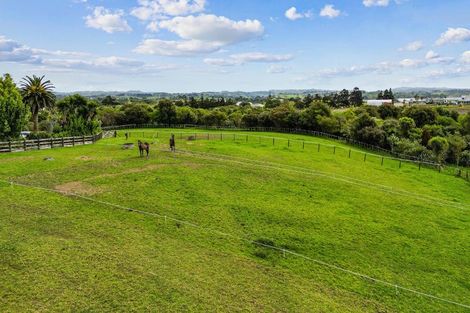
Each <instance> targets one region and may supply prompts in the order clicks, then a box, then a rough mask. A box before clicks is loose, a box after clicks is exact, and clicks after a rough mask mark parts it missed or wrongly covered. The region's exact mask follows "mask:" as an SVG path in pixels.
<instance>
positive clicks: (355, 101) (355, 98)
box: [349, 87, 364, 107]
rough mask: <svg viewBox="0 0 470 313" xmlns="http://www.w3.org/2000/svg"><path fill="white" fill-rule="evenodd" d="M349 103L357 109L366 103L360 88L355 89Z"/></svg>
mask: <svg viewBox="0 0 470 313" xmlns="http://www.w3.org/2000/svg"><path fill="white" fill-rule="evenodd" d="M349 102H350V104H351V105H353V106H356V107H358V106H361V105H362V104H363V103H364V97H363V95H362V91H361V90H360V89H359V88H358V87H355V88H354V89H353V91H352V92H351V94H350V95H349Z"/></svg>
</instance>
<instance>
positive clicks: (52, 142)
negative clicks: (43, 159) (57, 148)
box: [50, 138, 54, 149]
mask: <svg viewBox="0 0 470 313" xmlns="http://www.w3.org/2000/svg"><path fill="white" fill-rule="evenodd" d="M50 141H51V149H53V148H54V139H52V138H51V140H50Z"/></svg>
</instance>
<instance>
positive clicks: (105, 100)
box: [101, 96, 119, 106]
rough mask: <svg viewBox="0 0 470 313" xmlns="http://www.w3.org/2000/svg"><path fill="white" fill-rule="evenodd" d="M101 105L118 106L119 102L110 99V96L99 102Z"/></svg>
mask: <svg viewBox="0 0 470 313" xmlns="http://www.w3.org/2000/svg"><path fill="white" fill-rule="evenodd" d="M101 104H102V105H109V106H115V105H118V104H119V102H118V101H117V100H116V98H114V97H111V96H106V97H104V98H103V100H101Z"/></svg>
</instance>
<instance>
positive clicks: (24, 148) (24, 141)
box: [23, 138, 26, 151]
mask: <svg viewBox="0 0 470 313" xmlns="http://www.w3.org/2000/svg"><path fill="white" fill-rule="evenodd" d="M23 150H24V151H26V138H25V139H23Z"/></svg>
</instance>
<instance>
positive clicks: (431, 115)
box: [403, 106, 438, 128]
mask: <svg viewBox="0 0 470 313" xmlns="http://www.w3.org/2000/svg"><path fill="white" fill-rule="evenodd" d="M403 116H406V117H410V118H412V119H413V120H414V121H415V123H416V127H420V128H421V127H423V126H424V125H426V124H434V123H436V120H437V116H438V115H437V112H436V110H434V109H433V108H430V107H422V106H410V107H407V108H405V109H404V110H403Z"/></svg>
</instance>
